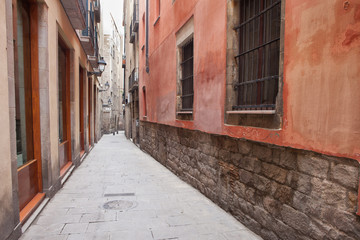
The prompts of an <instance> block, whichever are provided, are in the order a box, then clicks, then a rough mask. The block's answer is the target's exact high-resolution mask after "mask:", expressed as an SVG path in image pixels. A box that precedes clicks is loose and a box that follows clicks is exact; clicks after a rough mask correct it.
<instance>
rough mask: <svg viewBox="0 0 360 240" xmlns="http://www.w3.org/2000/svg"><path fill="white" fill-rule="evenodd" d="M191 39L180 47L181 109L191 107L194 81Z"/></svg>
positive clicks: (189, 108)
mask: <svg viewBox="0 0 360 240" xmlns="http://www.w3.org/2000/svg"><path fill="white" fill-rule="evenodd" d="M193 46H194V45H193V40H192V39H191V40H190V41H189V42H188V43H186V44H185V45H184V46H183V47H182V63H181V67H182V80H181V85H182V96H181V98H182V110H192V109H193V101H194V100H193V99H194V83H193V68H194V67H193V66H194V59H193V57H194V51H193Z"/></svg>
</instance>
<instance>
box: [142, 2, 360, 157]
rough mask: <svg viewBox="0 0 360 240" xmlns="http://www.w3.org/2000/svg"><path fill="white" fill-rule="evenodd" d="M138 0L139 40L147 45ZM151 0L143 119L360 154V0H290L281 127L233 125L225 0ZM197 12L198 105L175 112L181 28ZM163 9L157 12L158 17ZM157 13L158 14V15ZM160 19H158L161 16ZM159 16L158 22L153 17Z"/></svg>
mask: <svg viewBox="0 0 360 240" xmlns="http://www.w3.org/2000/svg"><path fill="white" fill-rule="evenodd" d="M145 2H146V1H140V19H141V18H142V19H143V20H140V31H139V34H140V38H139V39H140V43H139V44H140V48H141V47H142V46H143V45H145V36H144V35H145V20H144V19H145ZM155 3H156V1H155V0H149V4H150V7H149V10H150V15H149V68H150V73H149V74H147V73H146V71H145V47H144V48H143V50H142V51H141V52H140V63H139V74H140V89H142V87H143V86H146V105H147V106H146V109H147V117H146V118H144V109H145V108H144V106H143V104H144V99H143V92H142V91H140V105H141V106H140V119H141V120H145V121H150V122H156V123H161V124H167V125H172V126H177V127H183V128H189V129H197V130H201V131H204V132H208V133H214V134H223V135H229V136H232V137H237V138H245V139H249V140H254V141H259V142H266V143H270V144H275V145H281V146H289V147H293V148H298V149H306V150H311V151H315V152H320V153H324V154H328V155H333V156H339V157H348V158H352V159H356V160H358V161H360V108H359V103H360V78H359V77H360V65H359V62H360V0H354V1H348V2H347V1H342V0H328V1H322V0H315V1H313V0H312V1H310V0H286V3H285V33H284V35H285V40H284V41H285V43H284V44H285V46H284V49H285V50H284V51H285V52H284V80H283V84H284V85H283V99H282V101H283V118H282V127H281V129H277V130H273V129H263V128H255V127H244V126H230V125H226V124H225V122H224V116H225V98H226V89H225V84H226V39H227V33H226V24H227V12H226V11H227V10H226V3H227V1H226V0H216V1H215V0H211V1H210V0H176V1H175V2H174V3H173V4H172V1H161V9H160V15H159V16H160V17H159V16H158V14H157V13H158V10H157V9H156V4H155ZM192 16H193V18H194V111H193V120H192V121H181V120H177V119H176V74H177V70H176V35H175V33H176V32H177V31H178V30H179V29H180V28H181V27H182V26H183V25H184V24H185V23H186V22H187V20H188V19H190V18H191V17H192ZM158 17H159V19H158ZM156 20H157V22H156ZM155 22H156V23H155ZM154 23H155V24H154Z"/></svg>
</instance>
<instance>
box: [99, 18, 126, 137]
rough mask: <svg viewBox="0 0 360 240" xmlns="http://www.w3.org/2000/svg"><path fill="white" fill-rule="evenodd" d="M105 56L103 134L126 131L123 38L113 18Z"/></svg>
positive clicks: (105, 39) (107, 36) (105, 35)
mask: <svg viewBox="0 0 360 240" xmlns="http://www.w3.org/2000/svg"><path fill="white" fill-rule="evenodd" d="M103 39H104V44H103V49H102V52H103V56H104V59H105V61H106V63H107V67H106V69H105V71H104V72H103V74H102V76H101V80H100V81H101V84H102V86H103V87H104V89H103V90H104V91H102V92H101V100H102V114H103V118H102V122H101V128H102V132H103V133H107V134H108V133H113V132H117V131H119V130H124V116H123V106H122V102H123V95H124V70H123V68H122V55H123V36H122V35H121V34H120V33H119V30H118V27H117V26H116V23H115V21H114V19H113V18H111V32H110V33H104V35H103Z"/></svg>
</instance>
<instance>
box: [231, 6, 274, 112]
mask: <svg viewBox="0 0 360 240" xmlns="http://www.w3.org/2000/svg"><path fill="white" fill-rule="evenodd" d="M239 6H240V9H239V11H240V25H239V27H237V31H238V33H239V54H238V55H237V56H236V58H237V61H238V64H239V65H238V66H239V79H238V82H237V83H236V84H235V86H236V89H237V94H238V98H237V99H238V102H237V105H236V106H234V107H233V108H234V109H239V110H241V109H255V110H257V109H259V110H260V109H274V108H275V101H276V95H277V92H278V80H279V56H280V13H281V0H273V1H266V0H254V1H252V0H241V2H240V4H239Z"/></svg>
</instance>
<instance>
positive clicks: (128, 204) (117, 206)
mask: <svg viewBox="0 0 360 240" xmlns="http://www.w3.org/2000/svg"><path fill="white" fill-rule="evenodd" d="M103 207H104V208H105V209H110V210H120V211H126V210H129V209H131V208H134V207H136V203H135V202H132V201H124V200H114V201H110V202H107V203H105V204H104V205H103Z"/></svg>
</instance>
